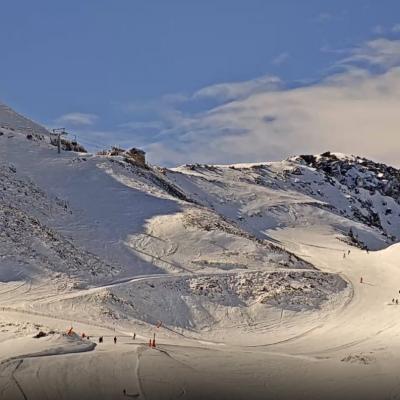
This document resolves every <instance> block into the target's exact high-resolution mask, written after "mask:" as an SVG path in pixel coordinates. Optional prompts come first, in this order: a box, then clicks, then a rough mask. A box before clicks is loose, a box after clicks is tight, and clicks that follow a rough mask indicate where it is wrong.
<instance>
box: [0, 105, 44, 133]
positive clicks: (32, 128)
mask: <svg viewBox="0 0 400 400" xmlns="http://www.w3.org/2000/svg"><path fill="white" fill-rule="evenodd" d="M6 130H11V131H12V132H15V131H17V132H22V133H25V134H31V135H45V136H47V135H48V134H49V131H48V130H47V129H46V128H44V127H43V126H41V125H39V124H37V123H36V122H33V121H31V120H30V119H29V118H26V117H24V116H23V115H21V114H18V113H17V112H15V111H14V110H13V109H12V108H10V107H8V106H7V105H5V104H2V103H1V102H0V135H1V134H2V133H3V134H4V131H6Z"/></svg>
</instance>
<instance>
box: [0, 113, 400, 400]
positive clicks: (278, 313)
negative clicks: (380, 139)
mask: <svg viewBox="0 0 400 400" xmlns="http://www.w3.org/2000/svg"><path fill="white" fill-rule="evenodd" d="M4 110H6V112H4ZM4 115H6V117H4ZM21 118H23V117H21V116H19V115H18V114H15V113H14V112H13V111H12V110H11V109H9V108H3V109H2V111H1V112H0V127H1V128H0V239H1V241H0V303H1V307H2V308H1V310H2V311H1V316H0V348H1V352H0V353H1V355H0V370H1V371H0V372H1V374H0V396H3V395H5V396H9V397H8V398H10V399H14V398H15V399H19V398H21V396H22V398H24V397H25V398H26V397H28V396H26V394H25V392H23V390H24V389H23V388H24V387H27V386H29V387H34V389H32V391H31V392H29V397H28V398H46V396H47V397H48V398H55V396H57V394H56V393H59V390H60V387H61V388H63V390H64V391H65V393H66V398H74V396H76V395H77V392H76V391H75V390H77V391H78V388H79V392H82V390H87V391H88V392H90V393H95V394H96V396H97V397H98V398H99V397H100V398H101V396H102V395H104V396H108V397H109V398H117V397H118V395H116V394H115V390H116V386H115V382H118V384H119V385H126V382H128V381H129V385H131V386H132V385H133V386H134V387H135V390H136V392H134V393H135V397H142V398H144V397H145V396H144V393H146V398H148V397H149V398H159V396H158V395H159V393H160V392H159V391H163V393H164V392H165V393H168V395H169V396H170V397H171V398H177V397H185V396H186V397H187V398H192V397H191V394H193V393H196V391H199V393H202V395H199V396H200V397H199V398H205V397H207V398H221V396H220V394H221V393H222V394H224V395H225V394H226V387H229V388H230V389H229V390H230V397H229V398H238V399H242V398H246V396H247V394H246V390H247V387H248V384H249V378H248V377H251V379H250V380H251V385H252V388H253V389H254V393H256V394H257V395H255V396H254V398H260V399H261V398H265V390H266V389H265V388H266V386H265V371H267V374H268V376H269V377H270V380H271V381H270V382H269V383H268V385H269V386H268V388H269V389H268V390H269V392H268V393H273V394H274V396H275V395H276V396H275V397H276V398H281V399H285V398H287V397H285V396H289V397H290V398H299V397H298V393H293V390H292V386H291V385H282V379H283V378H282V374H281V372H280V371H283V370H284V371H288V372H287V373H288V374H291V376H292V377H295V379H298V381H299V382H298V385H297V387H299V388H301V390H302V394H304V396H306V397H307V398H308V397H309V398H319V397H318V396H319V395H320V393H321V392H320V391H319V392H318V396H315V393H316V392H315V390H316V389H315V382H318V384H320V385H323V388H324V389H323V392H324V393H325V394H326V396H325V397H326V398H335V397H330V396H331V395H332V396H335V395H336V394H338V395H340V396H339V397H341V398H345V397H343V395H344V394H345V395H346V396H350V398H354V396H351V394H352V390H353V389H354V381H357V380H358V379H361V378H363V379H367V380H370V382H371V385H372V384H374V385H373V387H372V388H370V387H369V386H368V385H367V386H366V387H365V388H364V387H363V388H362V390H361V392H362V393H363V395H364V398H371V399H372V398H374V399H375V398H377V397H376V396H377V393H380V390H381V389H380V388H379V385H378V386H377V385H376V376H379V375H380V374H381V373H382V371H381V366H382V365H383V364H382V363H383V362H384V363H386V364H384V365H385V366H386V365H387V369H385V374H386V375H387V388H389V389H387V391H389V392H390V393H388V396H389V395H391V393H392V392H393V393H395V392H396V390H397V389H396V387H397V386H398V385H397V381H398V378H397V374H395V371H396V369H395V368H394V367H393V366H395V365H397V362H398V360H397V358H396V356H395V355H394V354H397V353H396V352H398V350H400V348H399V346H398V345H397V336H398V334H399V332H400V330H399V329H400V325H399V324H398V323H397V322H396V321H397V317H396V314H395V313H396V307H387V306H388V305H390V306H392V305H393V306H395V304H396V303H395V302H394V300H395V297H396V296H397V293H398V291H399V288H398V287H397V286H396V281H397V280H398V279H399V278H400V275H399V272H398V266H397V261H398V253H399V246H398V244H396V242H398V241H399V236H400V231H399V226H400V225H399V222H400V221H398V219H399V215H400V205H399V197H400V195H399V187H400V184H399V176H400V174H399V171H398V170H396V169H394V168H392V167H389V166H386V165H384V164H379V163H375V162H373V161H369V160H366V159H364V158H361V157H357V156H348V155H343V154H338V153H324V154H321V155H300V156H296V157H291V158H289V159H287V160H284V161H281V162H265V163H256V164H234V165H200V164H195V165H184V166H181V167H178V168H173V169H166V168H161V167H157V166H152V165H149V164H145V163H143V162H142V161H140V160H139V161H138V160H137V159H135V157H133V156H132V154H135V151H132V152H129V151H124V150H122V149H115V148H113V149H111V150H105V151H103V152H101V153H99V154H91V153H84V152H77V151H65V150H67V149H68V150H71V148H70V147H68V146H63V151H62V152H61V154H57V149H56V147H55V146H54V145H53V144H51V140H50V137H49V134H48V133H47V131H46V130H45V129H44V128H41V127H39V128H38V127H36V125H30V127H31V128H32V129H34V132H33V131H32V129H22V128H21V126H22V122H23V121H25V122H24V124H28V122H27V121H29V120H23V121H22V120H21ZM2 121H3V123H2ZM4 121H7V122H4ZM32 132H33V133H32ZM38 132H40V133H38ZM73 149H79V146H76V147H74V148H73ZM73 149H72V150H73ZM392 298H393V301H392ZM71 326H72V327H73V329H74V331H76V332H77V333H79V334H81V333H82V332H84V333H85V334H86V335H89V336H90V337H91V339H90V340H88V339H84V338H82V337H79V336H78V335H77V334H76V335H73V336H66V335H65V334H63V332H65V330H66V329H70V327H71ZM133 333H137V337H138V339H135V340H138V341H137V342H132V340H133V339H132V335H133ZM154 334H156V335H157V341H158V343H159V342H161V345H160V347H157V350H158V351H156V350H154V349H150V348H149V347H148V346H147V343H148V339H149V337H153V335H154ZM37 335H39V336H38V337H37ZM43 335H44V336H43ZM103 335H104V337H105V340H106V341H107V340H108V341H109V340H110V337H113V336H118V338H119V339H118V340H119V342H118V343H121V347H119V346H118V345H113V344H109V343H108V342H107V343H106V344H105V345H104V347H102V346H103V345H101V346H100V344H99V346H98V348H96V349H95V343H94V341H93V337H98V336H103ZM135 337H136V336H135ZM388 343H389V344H390V345H388ZM392 348H393V349H395V351H394V352H393V351H391V350H388V349H392ZM10 349H13V350H10ZM81 352H83V353H82V354H80V353H81ZM86 352H90V353H86ZM194 355H196V357H194ZM54 356H57V357H54ZM59 360H60V361H59ZM388 360H389V361H388ZM61 361H62V362H61ZM77 366H78V367H77ZM260 366H262V368H260ZM363 367H367V369H365V368H364V369H362V368H363ZM132 368H134V374H133V375H132V373H131V372H132ZM385 368H386V367H385ZM333 370H334V371H340V373H341V374H342V375H340V374H339V373H337V374H336V373H335V374H333V375H332V373H331V371H333ZM41 371H44V372H43V374H44V373H45V374H46V376H50V375H51V376H52V377H53V380H52V383H50V384H46V385H44V384H43V381H42V377H41V374H42V372H41ZM127 371H129V373H128V372H127ZM176 371H179V373H177V372H176ZM227 371H228V372H227ZM393 371H394V373H393ZM155 373H156V374H158V375H160V376H161V375H162V376H163V380H160V381H159V382H158V381H157V384H156V385H155V383H154V382H155V381H154V379H153V378H152V376H153V374H155ZM16 374H17V375H18V379H19V380H16V378H15V376H16ZM339 375H340V376H339ZM43 376H44V375H43ZM61 376H62V379H61V378H60V377H61ZM98 376H102V377H107V379H102V380H99V379H98ZM65 377H68V379H71V381H73V382H74V383H75V384H74V385H66V384H65V383H64V381H65V379H64V378H65ZM108 377H112V378H108ZM60 379H61V380H60ZM94 380H95V381H96V383H95V384H93V382H94ZM53 381H54V382H53ZM99 381H101V384H100V383H99ZM16 382H18V384H17V383H16ZM20 382H22V384H21V383H20ZM203 382H206V383H207V385H203ZM327 382H328V383H327ZM396 385H397V386H396ZM121 387H123V386H121ZM21 388H22V389H21ZM199 388H200V389H199ZM211 388H212V389H211ZM208 390H210V391H208ZM385 390H386V389H385ZM118 391H119V393H120V389H119V388H118ZM157 391H158V392H157ZM387 391H385V393H386V392H387ZM148 393H151V395H150V396H148ZM357 393H359V392H357ZM396 393H397V392H396ZM22 394H23V395H22ZM136 395H137V396H136ZM35 396H36V397H35ZM115 396H117V397H115ZM368 396H370V397H368ZM371 396H372V397H371ZM6 398H7V397H6ZM88 398H90V397H88ZM388 398H390V396H389V397H388Z"/></svg>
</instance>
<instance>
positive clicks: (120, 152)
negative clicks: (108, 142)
mask: <svg viewBox="0 0 400 400" xmlns="http://www.w3.org/2000/svg"><path fill="white" fill-rule="evenodd" d="M97 154H98V155H103V156H111V157H117V156H121V157H123V158H124V161H126V162H128V163H129V164H133V165H139V166H141V167H146V157H145V155H146V153H145V152H144V151H143V150H140V149H137V148H136V147H132V148H131V149H130V150H124V149H121V148H119V147H111V149H110V150H103V151H100V152H99V153H97Z"/></svg>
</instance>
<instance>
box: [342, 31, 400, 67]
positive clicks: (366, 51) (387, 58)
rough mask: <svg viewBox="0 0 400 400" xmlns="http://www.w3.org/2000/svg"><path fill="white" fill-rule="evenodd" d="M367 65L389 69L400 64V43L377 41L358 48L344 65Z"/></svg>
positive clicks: (395, 41)
mask: <svg viewBox="0 0 400 400" xmlns="http://www.w3.org/2000/svg"><path fill="white" fill-rule="evenodd" d="M357 62H362V63H367V64H370V65H376V66H378V65H379V66H383V67H385V68H389V67H392V66H395V65H398V64H399V63H400V41H399V40H389V39H384V38H380V39H375V40H371V41H369V42H367V43H365V44H364V45H363V46H360V47H357V48H355V49H354V50H353V51H352V54H351V55H350V56H349V57H347V58H345V59H344V60H342V63H357Z"/></svg>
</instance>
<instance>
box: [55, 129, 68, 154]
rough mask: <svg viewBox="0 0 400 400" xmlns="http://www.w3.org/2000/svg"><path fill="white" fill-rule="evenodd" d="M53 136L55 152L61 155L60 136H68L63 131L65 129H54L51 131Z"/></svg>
mask: <svg viewBox="0 0 400 400" xmlns="http://www.w3.org/2000/svg"><path fill="white" fill-rule="evenodd" d="M53 134H54V135H56V136H57V151H58V154H60V153H61V136H66V135H68V132H67V131H66V130H65V128H55V129H53Z"/></svg>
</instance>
